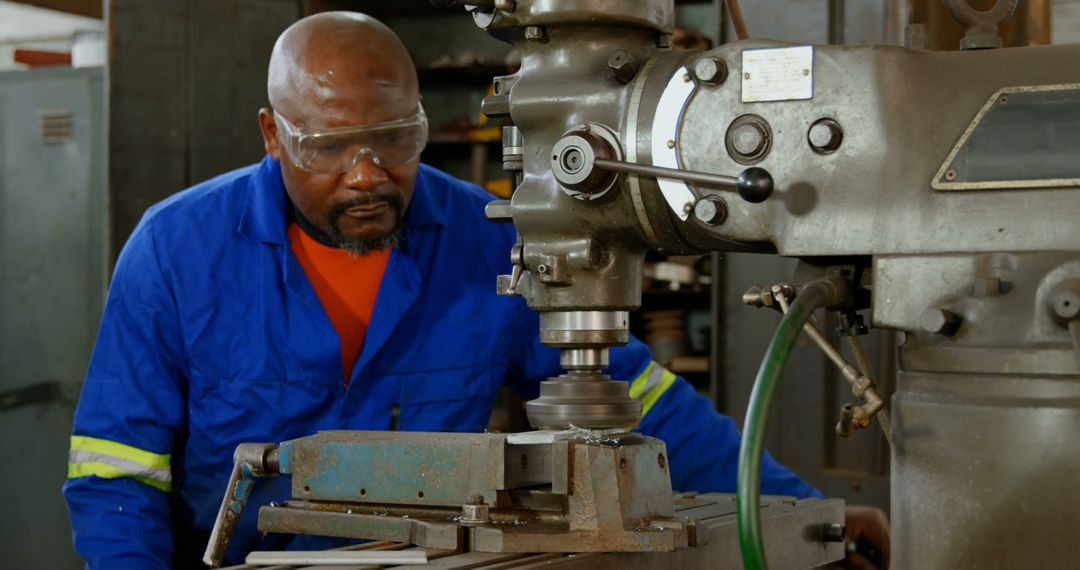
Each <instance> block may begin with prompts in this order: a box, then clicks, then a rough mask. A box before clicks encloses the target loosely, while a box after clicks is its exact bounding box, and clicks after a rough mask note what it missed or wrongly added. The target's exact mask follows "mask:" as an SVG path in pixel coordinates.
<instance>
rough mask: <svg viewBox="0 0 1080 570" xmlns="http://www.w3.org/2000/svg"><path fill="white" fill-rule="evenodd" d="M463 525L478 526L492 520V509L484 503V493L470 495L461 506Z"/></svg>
mask: <svg viewBox="0 0 1080 570" xmlns="http://www.w3.org/2000/svg"><path fill="white" fill-rule="evenodd" d="M459 522H460V523H461V525H462V526H478V525H483V524H487V523H489V522H491V510H490V508H489V507H488V506H487V504H485V503H484V497H483V496H482V495H469V496H468V498H466V499H465V504H464V505H462V506H461V519H460V520H459Z"/></svg>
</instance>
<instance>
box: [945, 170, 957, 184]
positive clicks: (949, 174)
mask: <svg viewBox="0 0 1080 570" xmlns="http://www.w3.org/2000/svg"><path fill="white" fill-rule="evenodd" d="M945 180H947V181H949V182H952V181H953V180H956V171H955V170H947V171H945Z"/></svg>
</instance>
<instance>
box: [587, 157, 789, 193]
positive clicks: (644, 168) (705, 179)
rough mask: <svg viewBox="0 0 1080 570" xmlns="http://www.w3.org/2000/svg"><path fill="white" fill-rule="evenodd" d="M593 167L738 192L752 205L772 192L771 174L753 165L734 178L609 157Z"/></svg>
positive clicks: (594, 163)
mask: <svg viewBox="0 0 1080 570" xmlns="http://www.w3.org/2000/svg"><path fill="white" fill-rule="evenodd" d="M593 165H594V166H595V167H596V168H599V169H601V170H607V171H609V172H621V173H624V174H638V175H643V176H654V177H656V178H671V179H674V180H682V181H683V182H691V183H693V184H697V185H699V186H705V187H707V188H714V189H716V190H726V191H729V192H738V193H739V196H741V197H742V199H743V200H746V201H747V202H750V203H753V204H758V203H761V202H764V201H765V200H767V199H768V198H769V196H771V195H772V192H773V178H772V175H771V174H769V172H768V171H767V170H765V169H764V168H758V167H756V166H751V167H750V168H747V169H746V170H744V171H742V174H739V176H738V177H735V176H725V175H723V174H710V173H708V172H699V171H696V170H681V169H678V168H666V167H663V166H653V165H650V164H639V163H636V162H625V161H622V160H612V159H609V158H595V159H594V160H593Z"/></svg>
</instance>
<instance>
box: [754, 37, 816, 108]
mask: <svg viewBox="0 0 1080 570" xmlns="http://www.w3.org/2000/svg"><path fill="white" fill-rule="evenodd" d="M813 97H814V47H813V46H796V47H786V48H763V49H748V50H743V52H742V102H743V103H756V102H760V101H795V100H798V99H812V98H813Z"/></svg>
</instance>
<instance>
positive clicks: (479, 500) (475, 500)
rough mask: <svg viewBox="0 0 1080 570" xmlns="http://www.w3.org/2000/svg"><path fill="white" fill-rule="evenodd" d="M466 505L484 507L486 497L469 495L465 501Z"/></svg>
mask: <svg viewBox="0 0 1080 570" xmlns="http://www.w3.org/2000/svg"><path fill="white" fill-rule="evenodd" d="M465 504H467V505H482V504H484V496H483V495H469V496H468V497H467V498H466V499H465Z"/></svg>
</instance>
